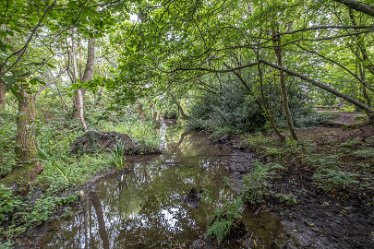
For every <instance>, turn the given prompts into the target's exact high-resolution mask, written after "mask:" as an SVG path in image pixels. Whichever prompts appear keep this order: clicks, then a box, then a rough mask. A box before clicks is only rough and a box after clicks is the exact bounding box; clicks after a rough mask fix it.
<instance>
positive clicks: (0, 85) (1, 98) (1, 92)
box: [0, 79, 6, 108]
mask: <svg viewBox="0 0 374 249" xmlns="http://www.w3.org/2000/svg"><path fill="white" fill-rule="evenodd" d="M5 93H6V86H5V83H4V82H3V81H2V80H1V79H0V108H2V107H3V106H4V105H5Z"/></svg>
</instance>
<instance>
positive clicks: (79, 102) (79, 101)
mask: <svg viewBox="0 0 374 249" xmlns="http://www.w3.org/2000/svg"><path fill="white" fill-rule="evenodd" d="M94 63H95V39H94V38H91V39H89V40H88V48H87V63H86V68H85V70H84V74H83V76H82V78H81V81H82V82H86V81H90V80H92V78H93V74H94ZM74 67H75V71H76V72H75V75H76V77H77V75H78V74H77V70H78V67H77V63H76V62H75V66H74ZM84 93H85V89H83V88H80V89H78V90H77V91H76V94H75V98H74V110H73V118H75V119H79V120H80V122H81V123H82V126H83V129H84V130H85V131H87V123H86V120H85V118H84Z"/></svg>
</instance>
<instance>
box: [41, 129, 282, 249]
mask: <svg viewBox="0 0 374 249" xmlns="http://www.w3.org/2000/svg"><path fill="white" fill-rule="evenodd" d="M162 146H163V148H164V149H165V150H166V151H165V154H163V155H160V156H157V157H142V158H137V159H134V160H133V162H128V167H130V168H132V170H130V171H129V172H120V173H118V174H117V175H115V176H113V177H110V178H106V179H103V180H101V181H100V182H98V183H97V184H96V185H95V186H94V189H93V190H92V191H91V192H90V194H88V197H89V198H87V200H86V201H85V203H84V205H83V206H84V208H83V210H80V211H77V212H76V213H75V214H73V215H72V216H71V217H69V218H65V219H60V220H58V221H56V222H54V223H53V224H51V225H50V227H49V228H48V229H49V232H48V234H47V236H46V237H45V238H44V239H43V240H42V242H41V245H40V247H41V248H53V249H56V248H66V249H68V248H69V249H70V248H71V249H72V248H74V249H76V248H90V249H91V248H104V249H107V248H118V249H124V248H189V247H190V246H191V245H192V244H193V242H194V241H196V240H198V239H201V238H204V235H205V233H206V230H207V227H208V225H209V222H211V220H212V219H213V218H214V210H215V209H216V208H217V207H220V206H222V204H223V203H224V202H226V201H228V200H230V199H232V198H233V196H234V195H235V194H237V193H238V192H240V179H241V176H242V175H243V174H245V173H246V172H248V171H250V170H251V167H252V162H253V154H251V153H246V152H242V151H238V150H234V149H232V148H230V147H227V146H216V145H212V144H211V143H210V142H209V140H208V139H207V137H206V136H205V135H204V134H201V133H190V134H188V133H184V134H182V135H181V136H178V139H177V140H175V141H168V143H167V144H165V143H163V144H162ZM226 177H227V178H229V179H231V181H232V182H233V183H234V184H233V186H232V188H229V187H227V184H225V180H224V179H225V178H226ZM244 214H245V215H244V223H245V226H246V229H247V231H248V234H247V235H246V236H245V237H244V238H242V239H240V240H237V241H231V242H229V243H227V242H226V243H223V244H221V248H256V247H254V246H255V245H257V246H258V247H257V248H278V247H277V246H276V244H280V243H281V242H282V241H284V239H283V238H284V236H283V234H282V229H281V225H280V221H279V219H278V218H277V217H276V216H275V215H273V214H271V213H263V214H261V215H257V216H254V215H253V214H252V213H251V212H249V211H245V212H244ZM275 242H277V243H276V244H275ZM195 243H196V242H195ZM209 248H214V245H212V246H211V247H209Z"/></svg>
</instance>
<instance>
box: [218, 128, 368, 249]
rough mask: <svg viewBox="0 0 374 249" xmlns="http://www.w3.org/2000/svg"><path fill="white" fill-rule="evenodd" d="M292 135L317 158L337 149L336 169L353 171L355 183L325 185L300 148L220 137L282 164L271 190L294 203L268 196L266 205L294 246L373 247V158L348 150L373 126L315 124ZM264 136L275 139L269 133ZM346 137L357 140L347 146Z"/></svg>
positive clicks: (360, 145) (362, 140) (362, 145)
mask: <svg viewBox="0 0 374 249" xmlns="http://www.w3.org/2000/svg"><path fill="white" fill-rule="evenodd" d="M298 135H299V137H301V140H302V141H304V142H305V141H307V142H309V143H311V144H312V145H314V146H315V147H314V151H313V152H312V153H313V155H314V156H315V157H317V158H318V157H322V156H326V157H329V156H334V155H335V154H337V155H338V156H336V158H337V159H336V160H337V164H338V167H339V169H340V170H345V171H349V172H354V173H355V174H357V175H358V176H357V179H358V183H357V184H352V185H347V186H340V187H337V188H335V189H332V190H330V191H325V190H322V189H321V188H320V186H319V185H318V184H317V183H316V181H315V179H314V178H313V175H314V173H315V171H316V168H315V166H313V165H310V164H306V163H305V157H306V156H307V155H306V154H300V153H298V152H295V153H289V154H284V155H282V156H278V157H277V156H272V155H269V154H268V153H266V150H265V149H264V148H260V149H259V148H256V147H253V146H249V145H248V143H246V142H245V141H242V139H240V138H239V137H235V136H234V137H231V138H230V140H228V141H224V142H225V143H226V144H230V145H231V146H233V147H235V148H240V149H242V150H246V151H255V152H257V153H258V158H259V159H260V160H262V161H264V162H269V161H270V162H278V163H282V165H284V166H286V167H285V169H284V170H283V171H281V174H280V175H278V176H277V177H275V178H274V179H273V180H272V182H271V192H272V193H273V194H276V193H282V194H285V195H288V196H292V197H294V198H295V199H296V200H297V204H296V205H287V204H285V203H281V202H280V201H279V200H278V199H276V198H270V199H268V200H267V203H266V206H267V207H269V208H271V210H272V211H274V212H276V213H278V214H279V215H280V217H281V220H282V224H283V225H284V229H285V230H286V232H287V233H288V234H289V235H290V236H291V237H293V238H294V239H295V241H296V246H297V247H299V248H316V249H317V248H334V249H338V248H339V249H340V248H352V249H353V248H355V249H356V248H367V249H369V248H374V207H373V205H374V203H373V196H374V189H373V183H374V177H373V173H374V171H373V168H372V165H373V164H371V166H370V160H373V159H370V158H363V157H362V158H359V157H355V156H350V155H355V153H356V152H355V151H357V150H360V151H362V150H364V149H365V146H367V145H370V143H371V142H372V141H374V140H373V139H374V129H373V127H372V126H365V127H360V128H351V129H348V128H331V127H330V128H327V127H317V128H311V129H306V130H302V131H298ZM267 139H270V141H272V142H274V141H275V140H276V138H275V137H273V136H271V135H270V136H268V137H267ZM352 141H357V142H355V145H354V146H353V147H352V148H349V149H347V148H346V146H345V145H346V144H351V143H352V144H353V142H352ZM342 145H343V146H342ZM278 146H282V144H278ZM342 147H343V149H344V150H343V149H342ZM356 154H357V153H356ZM334 158H335V157H334ZM371 162H373V161H371ZM366 166H367V167H366ZM362 186H365V188H362ZM366 186H368V187H366Z"/></svg>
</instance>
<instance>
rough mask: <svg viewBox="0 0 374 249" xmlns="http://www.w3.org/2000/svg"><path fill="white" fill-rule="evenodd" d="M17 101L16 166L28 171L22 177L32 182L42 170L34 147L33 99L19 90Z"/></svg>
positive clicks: (34, 114)
mask: <svg viewBox="0 0 374 249" xmlns="http://www.w3.org/2000/svg"><path fill="white" fill-rule="evenodd" d="M17 99H18V115H17V134H16V147H15V153H16V161H17V165H18V166H20V167H22V168H25V169H29V170H27V171H26V175H23V176H22V177H24V178H25V179H27V180H34V179H35V178H36V176H37V175H38V174H40V173H41V171H42V170H43V167H42V166H41V164H40V162H39V160H38V150H37V146H36V134H35V132H36V124H35V119H36V110H35V98H34V96H33V95H32V94H30V93H27V92H26V91H24V90H21V92H19V93H18V94H17Z"/></svg>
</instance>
